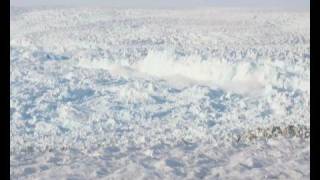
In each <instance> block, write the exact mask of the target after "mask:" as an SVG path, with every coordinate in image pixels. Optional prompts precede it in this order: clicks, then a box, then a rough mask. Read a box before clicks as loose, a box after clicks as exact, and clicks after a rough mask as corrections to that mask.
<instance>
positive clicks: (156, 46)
mask: <svg viewBox="0 0 320 180" xmlns="http://www.w3.org/2000/svg"><path fill="white" fill-rule="evenodd" d="M10 31H11V33H10V47H11V51H10V73H11V74H10V78H11V80H10V91H11V94H10V137H11V138H10V144H11V147H10V151H11V155H10V161H11V171H10V174H11V178H12V179H273V178H278V179H279V178H280V179H309V178H310V169H309V160H310V157H309V156H310V148H309V146H310V143H309V131H310V130H309V129H310V122H309V120H310V17H309V12H307V11H306V12H303V11H288V12H284V11H279V10H277V11H275V10H274V11H272V10H268V11H267V10H253V9H236V8H233V9H231V8H202V9H192V10H191V9H185V10H147V9H144V10H139V9H131V10H130V9H110V8H102V7H101V8H46V9H37V8H32V9H28V8H26V9H22V8H11V12H10Z"/></svg>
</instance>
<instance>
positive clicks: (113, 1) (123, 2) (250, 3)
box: [10, 0, 310, 8]
mask: <svg viewBox="0 0 320 180" xmlns="http://www.w3.org/2000/svg"><path fill="white" fill-rule="evenodd" d="M10 3H11V5H12V6H43V5H46V6H50V5H66V6H84V5H92V6H97V5H104V6H113V7H118V6H120V7H141V8H144V7H159V8H165V7H195V6H241V7H267V8H269V7H277V8H309V7H310V0H10Z"/></svg>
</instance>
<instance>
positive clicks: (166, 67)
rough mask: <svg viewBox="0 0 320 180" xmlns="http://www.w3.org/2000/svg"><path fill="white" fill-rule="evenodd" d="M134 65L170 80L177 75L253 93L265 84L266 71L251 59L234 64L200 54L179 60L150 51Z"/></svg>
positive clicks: (162, 53) (224, 87) (138, 68)
mask: <svg viewBox="0 0 320 180" xmlns="http://www.w3.org/2000/svg"><path fill="white" fill-rule="evenodd" d="M135 68H136V69H137V70H138V71H140V72H143V73H147V74H149V75H152V76H156V77H159V78H163V79H167V80H170V79H171V80H172V79H173V78H174V77H177V76H178V77H182V78H185V79H186V80H190V81H192V82H196V83H199V84H204V85H209V86H218V87H220V88H223V89H227V90H231V91H236V92H238V93H247V92H249V91H251V92H252V91H254V90H260V89H261V88H263V87H264V79H263V78H264V74H263V71H259V68H258V67H256V66H255V64H253V63H250V62H239V63H231V62H227V61H222V60H219V59H210V60H206V61H204V60H202V59H201V57H200V56H197V55H193V56H188V57H184V58H180V59H176V58H174V56H173V54H170V53H169V52H154V51H151V52H149V53H148V55H147V57H146V58H145V59H144V60H143V61H140V62H138V63H137V64H136V67H135ZM180 80H181V78H180Z"/></svg>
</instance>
